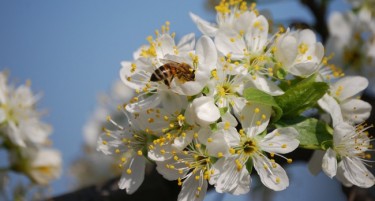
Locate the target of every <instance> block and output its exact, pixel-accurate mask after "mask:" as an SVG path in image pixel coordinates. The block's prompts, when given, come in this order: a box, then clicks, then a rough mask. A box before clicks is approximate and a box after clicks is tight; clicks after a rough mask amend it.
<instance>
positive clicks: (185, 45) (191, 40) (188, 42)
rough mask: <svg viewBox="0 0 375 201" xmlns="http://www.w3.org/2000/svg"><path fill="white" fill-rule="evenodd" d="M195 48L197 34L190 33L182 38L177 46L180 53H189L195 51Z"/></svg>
mask: <svg viewBox="0 0 375 201" xmlns="http://www.w3.org/2000/svg"><path fill="white" fill-rule="evenodd" d="M194 46H195V34H194V33H190V34H186V35H184V36H182V38H181V39H180V41H179V42H178V44H177V49H178V50H179V51H180V52H188V51H191V50H193V49H194Z"/></svg>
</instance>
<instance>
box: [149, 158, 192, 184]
mask: <svg viewBox="0 0 375 201" xmlns="http://www.w3.org/2000/svg"><path fill="white" fill-rule="evenodd" d="M177 156H178V157H179V158H183V157H184V156H183V155H181V154H177ZM167 165H168V166H169V165H173V166H174V167H175V168H173V169H171V168H168V167H167ZM178 169H182V170H183V172H182V174H180V173H179V172H178ZM156 170H157V171H158V172H159V174H161V175H162V176H163V177H164V178H165V179H167V180H169V181H173V180H177V179H178V178H183V177H185V174H186V173H187V171H188V169H186V165H185V164H184V163H180V162H178V161H176V160H174V159H173V158H170V159H168V160H165V161H156Z"/></svg>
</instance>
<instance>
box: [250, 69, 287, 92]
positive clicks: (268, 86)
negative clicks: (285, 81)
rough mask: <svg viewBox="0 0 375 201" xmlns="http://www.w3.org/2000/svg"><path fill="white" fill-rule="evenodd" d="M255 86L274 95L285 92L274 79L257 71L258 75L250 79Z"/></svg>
mask: <svg viewBox="0 0 375 201" xmlns="http://www.w3.org/2000/svg"><path fill="white" fill-rule="evenodd" d="M249 81H250V82H251V83H253V84H254V86H255V87H256V88H257V89H259V90H262V91H264V92H266V93H268V94H270V95H272V96H278V95H282V94H284V91H283V90H281V89H280V87H278V86H277V85H276V84H275V83H274V82H273V81H271V80H269V79H267V78H265V77H264V76H263V75H260V74H259V73H256V77H255V79H254V78H251V79H249Z"/></svg>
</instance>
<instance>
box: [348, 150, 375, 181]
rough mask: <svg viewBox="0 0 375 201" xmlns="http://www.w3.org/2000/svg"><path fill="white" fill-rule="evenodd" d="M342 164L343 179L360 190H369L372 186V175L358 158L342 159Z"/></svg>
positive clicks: (373, 178) (373, 179)
mask: <svg viewBox="0 0 375 201" xmlns="http://www.w3.org/2000/svg"><path fill="white" fill-rule="evenodd" d="M342 162H343V165H344V166H343V170H344V171H343V174H344V177H345V178H346V179H347V180H348V181H350V182H351V183H352V184H354V185H356V186H358V187H361V188H370V187H371V186H373V185H374V182H375V177H374V175H373V174H372V173H371V172H370V171H369V170H368V169H367V168H366V166H364V165H363V163H362V161H360V160H359V159H358V158H349V157H343V159H342Z"/></svg>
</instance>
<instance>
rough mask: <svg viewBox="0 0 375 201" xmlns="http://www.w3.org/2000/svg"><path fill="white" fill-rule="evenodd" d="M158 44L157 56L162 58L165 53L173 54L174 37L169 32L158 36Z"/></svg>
mask: <svg viewBox="0 0 375 201" xmlns="http://www.w3.org/2000/svg"><path fill="white" fill-rule="evenodd" d="M158 40H159V41H158V42H159V44H160V46H159V45H158V46H157V48H156V51H157V53H158V58H163V57H164V56H165V55H167V54H174V46H175V43H174V39H173V38H172V37H171V35H169V34H163V35H161V36H160V38H158Z"/></svg>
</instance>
